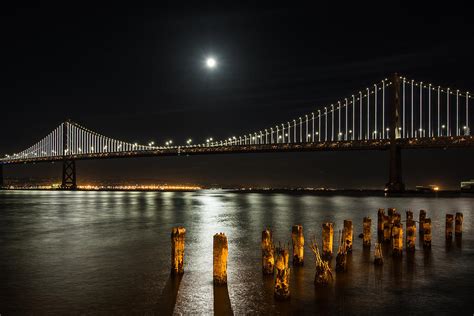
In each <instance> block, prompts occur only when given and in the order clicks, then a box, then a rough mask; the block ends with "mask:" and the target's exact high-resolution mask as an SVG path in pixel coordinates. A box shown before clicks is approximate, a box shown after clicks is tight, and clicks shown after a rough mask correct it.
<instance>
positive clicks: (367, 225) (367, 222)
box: [362, 217, 372, 247]
mask: <svg viewBox="0 0 474 316" xmlns="http://www.w3.org/2000/svg"><path fill="white" fill-rule="evenodd" d="M371 226H372V220H371V219H370V217H364V221H363V235H364V236H363V239H362V240H363V241H362V244H363V246H364V247H370V237H371V236H370V235H371Z"/></svg>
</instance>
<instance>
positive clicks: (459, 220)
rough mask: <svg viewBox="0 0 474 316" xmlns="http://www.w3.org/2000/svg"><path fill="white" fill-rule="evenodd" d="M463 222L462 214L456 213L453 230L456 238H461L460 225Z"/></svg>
mask: <svg viewBox="0 0 474 316" xmlns="http://www.w3.org/2000/svg"><path fill="white" fill-rule="evenodd" d="M463 221H464V216H463V214H462V213H459V212H458V213H456V218H455V228H454V234H455V235H456V237H461V236H462V223H463Z"/></svg>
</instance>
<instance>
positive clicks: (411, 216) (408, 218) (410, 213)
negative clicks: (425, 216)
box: [406, 210, 413, 221]
mask: <svg viewBox="0 0 474 316" xmlns="http://www.w3.org/2000/svg"><path fill="white" fill-rule="evenodd" d="M406 213H407V221H408V220H410V219H411V220H413V212H412V211H411V210H408V211H407V212H406Z"/></svg>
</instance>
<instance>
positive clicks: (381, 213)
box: [377, 208, 385, 236]
mask: <svg viewBox="0 0 474 316" xmlns="http://www.w3.org/2000/svg"><path fill="white" fill-rule="evenodd" d="M384 216H385V210H384V209H383V208H379V210H378V211H377V235H379V236H380V235H383V223H384Z"/></svg>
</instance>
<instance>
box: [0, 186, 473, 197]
mask: <svg viewBox="0 0 474 316" xmlns="http://www.w3.org/2000/svg"><path fill="white" fill-rule="evenodd" d="M0 191H69V190H63V189H59V188H0ZM74 191H78V192H201V191H216V192H217V191H222V192H229V193H239V194H245V193H265V194H291V195H314V196H354V197H370V196H374V197H433V198H438V197H452V198H456V197H472V198H474V192H467V191H460V190H444V191H437V192H420V191H415V190H406V191H404V192H386V191H384V190H370V189H359V190H358V189H337V190H313V189H235V188H218V189H213V188H202V189H195V190H193V189H182V190H180V189H163V190H160V189H140V188H136V189H123V188H116V189H114V188H98V189H76V190H74Z"/></svg>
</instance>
